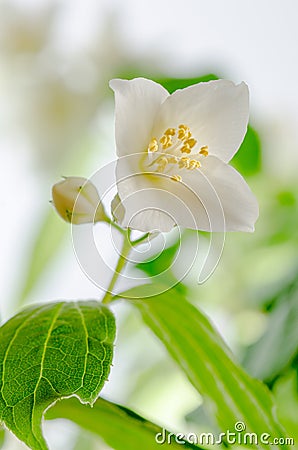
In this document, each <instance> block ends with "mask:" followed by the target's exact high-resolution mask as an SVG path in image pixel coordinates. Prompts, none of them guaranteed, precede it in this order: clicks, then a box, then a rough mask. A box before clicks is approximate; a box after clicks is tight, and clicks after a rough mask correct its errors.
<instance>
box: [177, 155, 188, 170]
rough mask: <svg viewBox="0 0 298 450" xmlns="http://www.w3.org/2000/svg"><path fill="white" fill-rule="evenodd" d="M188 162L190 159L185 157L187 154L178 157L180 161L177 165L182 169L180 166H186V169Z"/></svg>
mask: <svg viewBox="0 0 298 450" xmlns="http://www.w3.org/2000/svg"><path fill="white" fill-rule="evenodd" d="M189 162H190V159H189V158H188V157H187V156H183V157H182V158H180V161H179V163H178V166H179V169H182V168H184V167H185V168H186V169H188V167H189Z"/></svg>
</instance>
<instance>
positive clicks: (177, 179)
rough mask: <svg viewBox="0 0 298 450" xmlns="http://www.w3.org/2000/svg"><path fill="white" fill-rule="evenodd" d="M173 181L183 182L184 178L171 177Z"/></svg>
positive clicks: (178, 176)
mask: <svg viewBox="0 0 298 450" xmlns="http://www.w3.org/2000/svg"><path fill="white" fill-rule="evenodd" d="M171 180H173V181H180V182H181V181H182V177H180V175H173V176H172V177H171Z"/></svg>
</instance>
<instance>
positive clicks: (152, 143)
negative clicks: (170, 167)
mask: <svg viewBox="0 0 298 450" xmlns="http://www.w3.org/2000/svg"><path fill="white" fill-rule="evenodd" d="M157 150H158V143H157V139H156V138H153V139H151V141H150V143H149V145H148V151H149V152H157Z"/></svg>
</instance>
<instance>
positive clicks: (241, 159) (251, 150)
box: [231, 125, 262, 175]
mask: <svg viewBox="0 0 298 450" xmlns="http://www.w3.org/2000/svg"><path fill="white" fill-rule="evenodd" d="M261 156H262V153H261V141H260V138H259V136H258V134H257V132H256V130H254V128H252V127H251V126H250V125H249V126H248V128H247V133H246V135H245V138H244V140H243V142H242V144H241V146H240V148H239V150H238V152H237V153H236V154H235V156H234V158H233V159H232V161H231V164H232V165H233V166H234V167H235V168H236V169H237V170H239V172H241V173H242V174H243V175H255V174H256V173H258V172H260V170H261V168H262V167H261Z"/></svg>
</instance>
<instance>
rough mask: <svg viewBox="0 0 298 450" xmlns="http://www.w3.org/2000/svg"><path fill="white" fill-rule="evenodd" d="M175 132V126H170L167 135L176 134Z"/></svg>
mask: <svg viewBox="0 0 298 450" xmlns="http://www.w3.org/2000/svg"><path fill="white" fill-rule="evenodd" d="M175 133H176V130H175V128H168V129H167V130H166V131H165V135H166V136H175Z"/></svg>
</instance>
